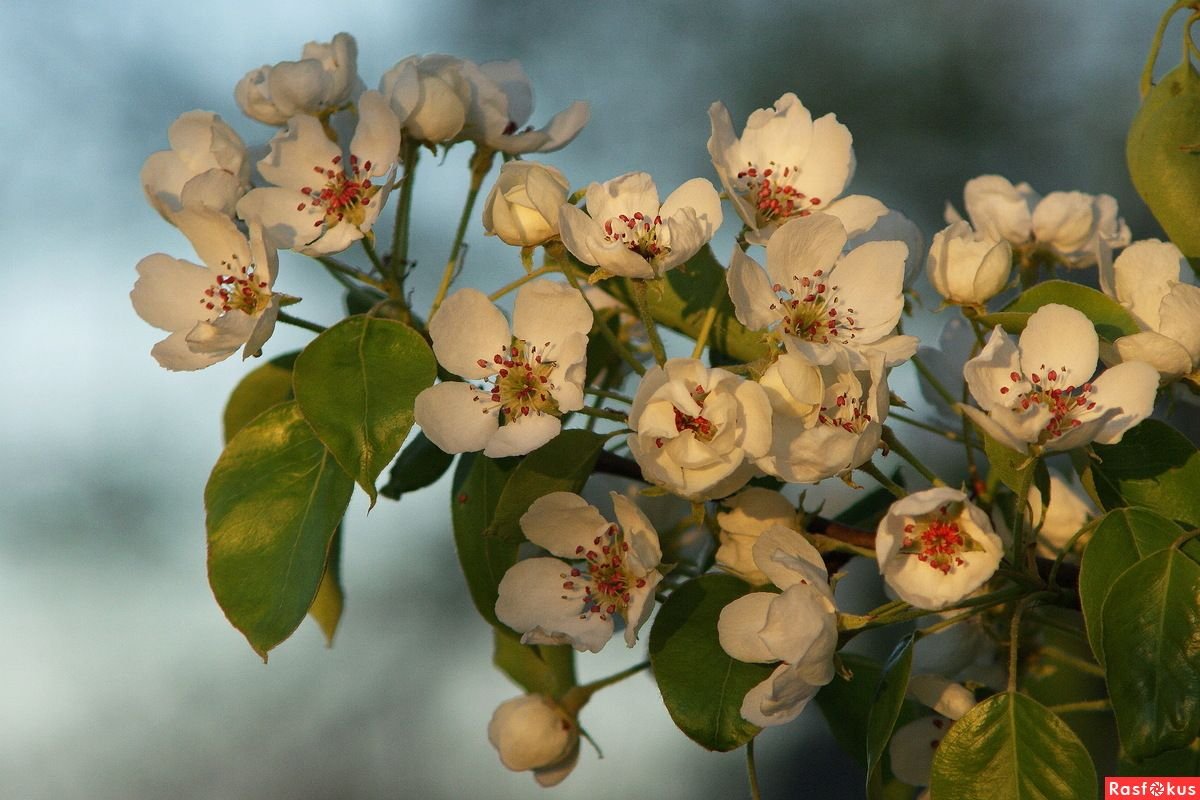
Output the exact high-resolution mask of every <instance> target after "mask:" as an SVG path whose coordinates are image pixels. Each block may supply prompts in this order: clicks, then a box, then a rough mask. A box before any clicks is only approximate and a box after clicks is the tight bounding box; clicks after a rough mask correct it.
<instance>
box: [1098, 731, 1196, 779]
mask: <svg viewBox="0 0 1200 800" xmlns="http://www.w3.org/2000/svg"><path fill="white" fill-rule="evenodd" d="M1117 774H1119V775H1200V739H1197V740H1195V741H1194V742H1192V743H1191V744H1190V745H1188V746H1187V747H1182V748H1180V749H1178V750H1167V751H1165V752H1162V753H1159V754H1158V755H1156V756H1151V757H1150V758H1147V759H1146V760H1145V761H1131V760H1130V759H1129V758H1127V757H1125V756H1124V754H1122V757H1121V759H1120V761H1119V762H1118V765H1117Z"/></svg>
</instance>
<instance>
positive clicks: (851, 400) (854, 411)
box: [817, 391, 871, 433]
mask: <svg viewBox="0 0 1200 800" xmlns="http://www.w3.org/2000/svg"><path fill="white" fill-rule="evenodd" d="M826 403H827V404H826V405H823V406H821V411H820V413H818V414H817V421H818V422H820V423H821V424H822V425H831V426H833V427H835V428H841V429H843V430H845V431H846V432H847V433H862V432H863V429H864V428H866V427H867V423H869V422H870V421H871V415H870V414H869V413H867V410H866V408H865V407H864V405H863V398H862V397H859V396H857V395H854V396H851V394H850V392H849V391H843V392H841V393H839V394H833V396H832V399H830V400H827V401H826Z"/></svg>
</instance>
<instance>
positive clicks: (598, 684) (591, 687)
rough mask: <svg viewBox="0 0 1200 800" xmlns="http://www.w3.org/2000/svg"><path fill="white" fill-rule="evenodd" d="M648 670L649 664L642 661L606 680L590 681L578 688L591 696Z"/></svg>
mask: <svg viewBox="0 0 1200 800" xmlns="http://www.w3.org/2000/svg"><path fill="white" fill-rule="evenodd" d="M649 668H650V662H649V661H643V662H641V663H639V664H634V665H633V666H632V667H628V668H626V669H623V670H621V671H620V672H618V673H616V674H615V675H609V676H608V677H607V678H601V679H600V680H598V681H592V682H591V683H585V684H584V685H583V686H580V687H579V688H580V689H582V690H583V691H586V692H587V693H588V694H589V695H591V694H594V693H595V692H598V691H600V690H601V689H603V688H605V687H607V686H612V685H613V684H614V683H620V682H621V681H623V680H625V679H626V678H631V677H633V676H634V675H636V674H638V673H639V672H641V671H642V670H645V669H649Z"/></svg>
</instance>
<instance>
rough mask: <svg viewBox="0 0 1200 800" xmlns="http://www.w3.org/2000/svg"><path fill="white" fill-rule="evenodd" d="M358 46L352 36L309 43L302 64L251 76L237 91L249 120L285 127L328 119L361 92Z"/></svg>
mask: <svg viewBox="0 0 1200 800" xmlns="http://www.w3.org/2000/svg"><path fill="white" fill-rule="evenodd" d="M361 89H362V81H361V80H360V79H359V77H358V43H357V42H355V41H354V37H353V36H351V35H350V34H348V33H339V34H337V35H336V36H334V37H333V41H331V42H328V43H325V42H309V43H308V44H306V45H304V50H303V52H302V53H301V55H300V60H299V61H280V62H279V63H278V64H275V65H274V66H268V65H265V64H264V65H263V66H261V67H259V68H258V69H253V70H250V71H249V72H247V73H246V75H245V77H243V78H242V79H241V80H240V81H238V83H237V86H236V87H235V88H234V90H233V96H234V99H235V100H237V104H238V106H239V107H240V108H241V109H242V111H244V112H245V113H246V116H248V117H251V118H252V119H256V120H258V121H259V122H265V123H266V124H267V125H283V124H284V123H285V122H287V121H288V120H289V119H291V118H292V117H294V116H296V115H297V114H308V115H312V116H314V117H327V116H329V115H330V114H332V113H333V112H334V111H337V110H338V109H339V108H341V107H342V106H344V105H345V104H347V103H349V102H350V101H351V99H353V95H354V94H355V93H356V92H358V91H361Z"/></svg>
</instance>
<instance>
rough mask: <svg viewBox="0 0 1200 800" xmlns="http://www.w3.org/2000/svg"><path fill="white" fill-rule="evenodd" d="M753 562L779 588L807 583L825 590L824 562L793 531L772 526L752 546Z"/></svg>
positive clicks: (827, 585) (812, 548)
mask: <svg viewBox="0 0 1200 800" xmlns="http://www.w3.org/2000/svg"><path fill="white" fill-rule="evenodd" d="M754 563H755V564H756V565H757V566H758V568H759V569H760V570H762V571H763V573H764V574H765V575H766V576H767V577H768V578H769V579H770V580H771V583H773V584H775V585H776V586H778V587H779V588H780V589H785V590H786V589H790V588H791V587H793V586H795V585H796V584H802V583H808V584H811V585H812V586H814V587H824V588H826V589H828V587H829V584H828V573H827V572H826V571H825V561H824V560H823V559H822V558H821V554H820V553H819V552H817V548H815V547H813V546H812V544H810V543H809V541H808V540H807V539H805V538H804V537H803V536H801V535H800V534H799V533H797V532H796V531H794V530H790V529H788V528H785V527H783V526H781V525H775V526H773V527H771V528H768V529H767V530H765V531H763V533H762V534H761V535H760V536H759V537H758V541H756V542H755V543H754Z"/></svg>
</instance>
